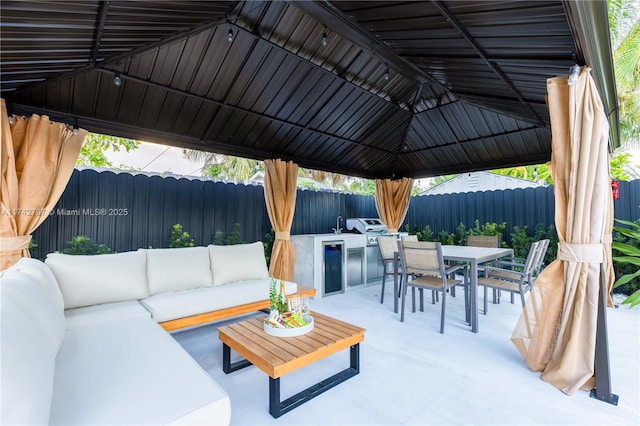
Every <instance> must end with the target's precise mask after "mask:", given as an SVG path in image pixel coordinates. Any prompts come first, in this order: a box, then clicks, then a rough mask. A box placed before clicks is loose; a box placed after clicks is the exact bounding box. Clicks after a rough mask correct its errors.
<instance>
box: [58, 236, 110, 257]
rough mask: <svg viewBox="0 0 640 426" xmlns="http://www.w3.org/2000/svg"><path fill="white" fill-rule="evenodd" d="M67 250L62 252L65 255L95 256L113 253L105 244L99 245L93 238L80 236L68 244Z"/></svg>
mask: <svg viewBox="0 0 640 426" xmlns="http://www.w3.org/2000/svg"><path fill="white" fill-rule="evenodd" d="M67 246H68V247H67V248H65V249H64V250H62V253H64V254H73V255H95V254H107V253H111V249H110V248H109V247H107V246H105V245H104V244H98V243H96V242H95V241H93V240H92V239H91V238H89V237H86V236H84V235H78V236H76V237H74V238H73V239H72V240H71V241H68V242H67Z"/></svg>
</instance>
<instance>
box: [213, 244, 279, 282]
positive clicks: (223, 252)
mask: <svg viewBox="0 0 640 426" xmlns="http://www.w3.org/2000/svg"><path fill="white" fill-rule="evenodd" d="M209 254H210V256H211V273H212V274H213V285H223V284H229V283H232V282H236V281H246V280H259V279H261V278H269V270H268V269H267V261H266V259H265V257H264V246H263V245H262V242H261V241H256V242H255V243H251V244H235V245H230V246H214V245H210V246H209Z"/></svg>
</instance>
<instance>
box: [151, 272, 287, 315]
mask: <svg viewBox="0 0 640 426" xmlns="http://www.w3.org/2000/svg"><path fill="white" fill-rule="evenodd" d="M269 283H270V279H260V280H248V281H240V282H235V283H231V284H226V285H220V286H216V287H207V288H199V289H193V290H183V291H178V292H169V293H160V294H155V295H153V296H150V297H147V298H146V299H143V300H141V303H142V304H143V305H144V306H145V307H146V308H147V309H148V310H149V312H151V316H152V317H153V319H154V320H156V321H157V322H163V321H170V320H174V319H177V318H183V317H188V316H191V315H198V314H203V313H205V312H211V311H216V310H219V309H226V308H230V307H232V306H238V305H244V304H247V303H252V302H258V301H260V300H265V299H268V298H269ZM297 291H298V286H297V285H296V284H295V283H292V282H288V281H285V293H286V294H291V293H295V292H297Z"/></svg>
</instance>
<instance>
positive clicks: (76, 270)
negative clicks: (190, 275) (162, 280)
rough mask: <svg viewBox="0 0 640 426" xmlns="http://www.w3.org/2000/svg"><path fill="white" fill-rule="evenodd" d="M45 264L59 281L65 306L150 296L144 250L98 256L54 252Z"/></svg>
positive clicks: (48, 256) (67, 307)
mask: <svg viewBox="0 0 640 426" xmlns="http://www.w3.org/2000/svg"><path fill="white" fill-rule="evenodd" d="M45 263H46V264H47V266H49V268H51V270H52V271H53V274H54V275H55V276H56V279H57V280H58V285H59V286H60V290H61V291H62V296H63V298H64V307H65V308H66V309H69V308H77V307H80V306H89V305H97V304H100V303H109V302H121V301H125V300H138V299H142V298H144V297H147V296H148V295H149V289H148V287H147V270H146V269H147V268H146V254H145V252H143V251H130V252H125V253H115V254H99V255H95V256H73V255H69V254H60V253H51V254H48V255H47V259H46V261H45Z"/></svg>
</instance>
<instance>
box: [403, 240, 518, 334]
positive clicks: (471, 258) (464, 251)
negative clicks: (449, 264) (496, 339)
mask: <svg viewBox="0 0 640 426" xmlns="http://www.w3.org/2000/svg"><path fill="white" fill-rule="evenodd" d="M442 257H443V258H444V260H445V261H453V262H465V263H468V264H469V265H470V271H469V275H470V276H469V287H470V293H471V294H470V298H469V299H470V310H471V315H470V318H469V321H470V323H471V324H470V325H471V331H472V332H474V333H477V332H478V329H479V327H478V265H480V264H481V263H485V262H492V261H494V260H498V259H501V258H503V257H513V249H510V248H497V247H496V248H494V247H475V246H453V245H443V246H442ZM394 270H395V271H398V268H397V266H394ZM394 275H395V276H394V288H395V291H396V294H398V293H397V291H398V290H397V274H394ZM394 299H395V306H394V307H395V312H396V313H397V312H398V299H397V298H394Z"/></svg>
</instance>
